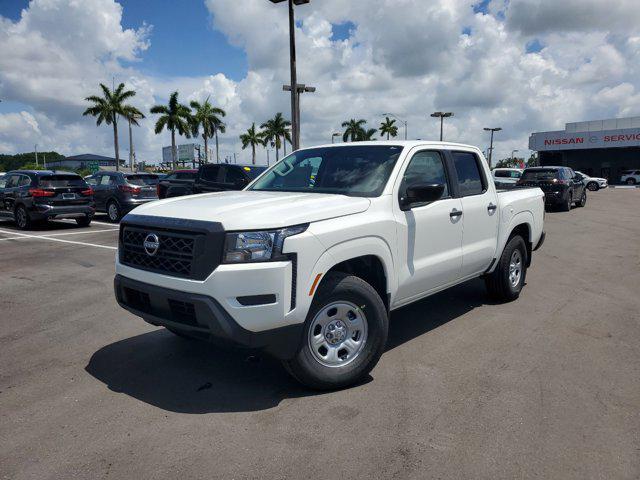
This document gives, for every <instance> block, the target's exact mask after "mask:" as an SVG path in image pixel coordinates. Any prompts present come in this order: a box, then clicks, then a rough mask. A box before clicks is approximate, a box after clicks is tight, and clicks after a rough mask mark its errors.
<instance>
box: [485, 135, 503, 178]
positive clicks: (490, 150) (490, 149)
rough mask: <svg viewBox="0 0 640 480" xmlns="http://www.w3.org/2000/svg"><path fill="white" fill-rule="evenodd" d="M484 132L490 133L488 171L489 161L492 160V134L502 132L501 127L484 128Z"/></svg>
mask: <svg viewBox="0 0 640 480" xmlns="http://www.w3.org/2000/svg"><path fill="white" fill-rule="evenodd" d="M484 130H485V131H487V132H491V144H490V145H491V146H490V147H489V169H491V159H492V158H493V134H494V133H495V132H499V131H500V130H502V128H501V127H492V128H488V127H485V128H484Z"/></svg>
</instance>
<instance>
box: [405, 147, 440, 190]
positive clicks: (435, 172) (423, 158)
mask: <svg viewBox="0 0 640 480" xmlns="http://www.w3.org/2000/svg"><path fill="white" fill-rule="evenodd" d="M414 183H437V184H439V185H444V191H443V192H442V197H448V196H449V187H448V185H447V176H446V174H445V169H444V163H443V161H442V155H441V154H440V153H439V152H433V151H422V152H418V153H416V154H415V155H414V156H413V157H412V158H411V161H410V162H409V166H408V167H407V169H406V170H405V172H404V176H403V178H402V183H401V184H400V191H401V192H404V191H405V189H406V188H407V187H409V186H411V185H412V184H414ZM442 197H441V198H442Z"/></svg>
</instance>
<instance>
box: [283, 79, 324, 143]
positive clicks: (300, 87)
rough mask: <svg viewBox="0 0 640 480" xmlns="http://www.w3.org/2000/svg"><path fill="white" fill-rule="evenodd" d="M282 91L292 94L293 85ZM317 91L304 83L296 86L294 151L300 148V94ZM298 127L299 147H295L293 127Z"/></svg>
mask: <svg viewBox="0 0 640 480" xmlns="http://www.w3.org/2000/svg"><path fill="white" fill-rule="evenodd" d="M282 90H284V91H285V92H290V91H291V85H283V86H282ZM315 91H316V87H311V86H308V85H305V84H304V83H298V85H297V86H296V113H295V117H294V120H292V121H291V134H292V135H291V140H292V143H291V146H292V150H297V149H298V148H300V94H301V93H304V92H308V93H313V92H315ZM294 125H295V126H296V132H297V134H298V139H297V141H298V145H297V147H296V146H294V145H293V139H294V136H293V131H294V130H293V126H294Z"/></svg>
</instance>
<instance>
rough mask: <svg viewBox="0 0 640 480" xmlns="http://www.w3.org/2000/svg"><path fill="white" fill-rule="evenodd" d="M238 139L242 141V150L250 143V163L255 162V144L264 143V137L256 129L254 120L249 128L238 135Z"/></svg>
mask: <svg viewBox="0 0 640 480" xmlns="http://www.w3.org/2000/svg"><path fill="white" fill-rule="evenodd" d="M240 141H241V142H242V149H243V150H244V149H245V148H247V147H248V146H249V145H251V163H253V164H254V165H255V164H256V146H257V145H264V144H265V139H264V135H263V134H262V132H257V131H256V124H255V122H254V123H253V124H252V125H251V128H249V129H247V132H246V133H243V134H242V135H240Z"/></svg>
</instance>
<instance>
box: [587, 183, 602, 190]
mask: <svg viewBox="0 0 640 480" xmlns="http://www.w3.org/2000/svg"><path fill="white" fill-rule="evenodd" d="M587 188H588V189H589V190H591V191H592V192H597V191H598V190H600V185H598V182H589V183H587Z"/></svg>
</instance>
